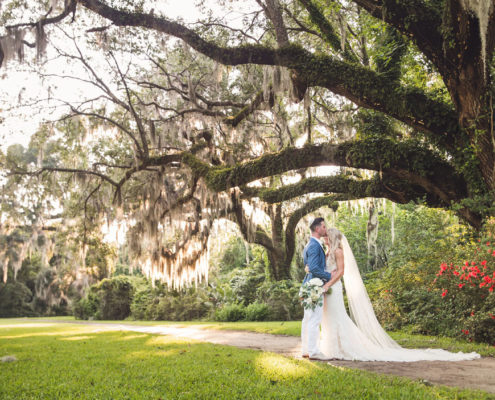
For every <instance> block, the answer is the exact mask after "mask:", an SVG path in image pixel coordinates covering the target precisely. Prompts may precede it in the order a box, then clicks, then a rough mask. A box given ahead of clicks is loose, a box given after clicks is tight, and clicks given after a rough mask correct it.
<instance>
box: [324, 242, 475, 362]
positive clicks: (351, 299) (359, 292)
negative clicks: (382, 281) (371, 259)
mask: <svg viewBox="0 0 495 400" xmlns="http://www.w3.org/2000/svg"><path fill="white" fill-rule="evenodd" d="M342 246H343V250H344V276H343V278H344V284H345V287H346V294H347V297H348V304H349V309H350V312H351V316H352V319H351V318H350V317H349V315H347V311H346V308H345V305H344V297H343V293H342V282H341V281H340V280H339V281H338V282H336V283H335V284H334V285H333V286H332V292H331V293H330V294H329V295H325V299H324V304H323V320H322V324H321V328H322V330H321V338H320V350H321V351H322V353H324V354H325V355H326V356H328V357H330V358H336V359H341V360H359V361H407V362H411V361H421V360H431V361H433V360H441V361H461V360H473V359H476V358H479V357H480V355H479V354H478V353H474V352H473V353H462V352H459V353H451V352H448V351H446V350H441V349H404V348H402V347H401V346H399V345H398V344H397V343H396V342H395V341H394V340H393V339H392V338H391V337H390V336H388V334H387V333H386V332H385V330H384V329H383V328H382V327H381V325H380V323H379V322H378V320H377V319H376V316H375V313H374V311H373V308H372V306H371V302H370V300H369V297H368V294H367V292H366V289H365V287H364V284H363V281H362V279H361V275H360V273H359V269H358V267H357V264H356V260H355V259H354V255H353V253H352V250H351V248H350V247H349V243H348V242H347V239H346V238H345V236H343V238H342ZM327 260H328V259H327ZM329 264H330V263H329V262H328V261H327V267H326V268H327V270H328V271H329V272H330V271H332V270H334V269H336V266H335V265H329Z"/></svg>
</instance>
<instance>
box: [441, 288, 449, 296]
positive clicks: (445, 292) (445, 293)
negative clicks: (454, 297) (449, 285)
mask: <svg viewBox="0 0 495 400" xmlns="http://www.w3.org/2000/svg"><path fill="white" fill-rule="evenodd" d="M447 292H448V290H447V289H444V291H443V292H442V297H445V296H447Z"/></svg>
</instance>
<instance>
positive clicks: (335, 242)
mask: <svg viewBox="0 0 495 400" xmlns="http://www.w3.org/2000/svg"><path fill="white" fill-rule="evenodd" d="M327 236H328V243H329V244H330V248H329V251H330V252H329V254H328V256H329V257H330V260H331V261H332V263H335V250H337V249H338V248H339V247H340V248H342V232H340V231H339V230H338V229H337V228H329V229H327Z"/></svg>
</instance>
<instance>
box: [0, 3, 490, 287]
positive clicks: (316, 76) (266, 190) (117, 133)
mask: <svg viewBox="0 0 495 400" xmlns="http://www.w3.org/2000/svg"><path fill="white" fill-rule="evenodd" d="M248 3H249V4H248ZM2 7H3V8H2V15H1V20H2V22H3V23H4V24H5V28H4V31H3V36H2V37H1V38H0V64H2V67H1V68H2V69H5V68H6V69H7V74H8V73H9V65H11V63H12V62H15V61H12V59H15V58H17V59H18V60H19V61H23V62H25V63H30V62H31V61H30V59H31V58H34V59H37V60H38V64H33V65H34V68H35V69H36V70H37V72H38V73H39V74H40V76H42V77H44V78H45V79H55V78H57V79H59V80H63V81H64V82H66V84H67V82H70V81H71V80H72V81H78V82H84V83H86V84H87V85H88V86H90V87H92V88H93V90H94V91H95V93H96V94H95V95H91V96H89V95H88V97H87V98H84V99H78V100H77V101H74V100H70V101H69V100H66V99H60V98H58V99H52V101H56V104H57V108H63V107H65V108H64V110H65V111H64V114H63V115H62V116H61V117H60V118H57V121H50V122H46V124H44V125H43V126H42V127H41V128H40V129H39V131H38V133H37V134H36V135H35V136H34V137H33V140H32V142H31V145H30V148H29V149H28V150H26V151H27V152H28V153H29V152H33V153H36V154H38V156H37V158H36V160H34V159H33V158H32V159H29V158H28V157H26V156H25V154H24V153H23V151H24V150H22V151H20V150H18V151H17V152H16V151H15V149H9V151H7V152H6V154H4V155H3V156H2V164H3V168H4V170H5V171H7V175H8V177H7V178H6V180H7V181H8V182H9V183H10V185H14V184H15V185H17V186H16V187H18V188H20V187H26V186H28V185H30V184H32V182H33V181H35V180H37V181H38V182H39V181H40V180H41V181H42V182H49V186H50V188H51V189H50V190H49V191H48V192H49V193H47V194H46V196H45V197H44V198H45V199H47V198H58V199H62V200H60V201H61V203H63V208H64V210H66V212H68V214H67V215H71V216H72V217H74V216H75V215H78V216H79V217H80V218H81V221H84V222H82V223H83V224H84V229H83V231H84V232H86V230H87V229H90V225H91V224H94V225H92V226H97V225H99V224H100V225H101V223H102V221H110V220H112V219H121V220H125V221H126V222H127V224H128V226H129V237H128V242H129V245H130V247H131V253H132V255H133V257H134V258H135V259H136V260H140V264H141V265H142V266H143V268H145V269H146V270H148V271H150V273H151V274H152V275H153V276H154V277H156V278H159V279H164V280H168V281H169V282H176V283H177V282H181V283H185V282H188V281H191V280H193V279H199V278H200V276H201V275H202V274H205V273H206V271H205V268H206V266H205V264H206V261H205V259H206V258H205V257H206V247H207V240H208V236H209V231H210V229H211V226H212V223H213V222H214V221H215V220H216V219H218V218H229V219H231V220H233V221H235V222H236V223H237V224H238V225H239V227H240V230H241V232H242V233H243V235H244V237H245V238H246V240H248V241H250V242H253V243H257V244H260V245H262V246H264V247H265V248H266V250H267V254H268V258H269V261H270V265H271V268H270V271H271V274H272V275H273V277H274V278H276V279H282V278H284V277H288V274H289V266H290V263H291V262H292V259H293V255H294V251H295V246H296V240H295V236H296V228H297V225H298V222H299V221H300V220H301V218H303V217H304V216H305V215H307V214H309V213H311V212H314V211H316V210H318V209H319V208H320V207H322V206H330V207H333V208H335V207H337V206H338V202H339V201H344V200H354V199H361V198H367V197H377V198H387V199H389V200H391V201H393V202H396V203H408V202H410V201H414V202H422V203H424V204H426V205H428V206H430V207H441V208H445V209H453V210H455V211H456V212H457V213H458V214H459V216H461V217H462V218H463V219H464V220H465V221H466V222H467V223H469V224H470V225H472V226H474V227H475V228H480V227H481V225H482V223H483V220H484V218H486V217H487V216H489V215H493V213H494V208H493V199H494V197H493V190H494V189H495V178H494V176H495V175H494V174H495V170H494V150H495V147H494V146H495V136H494V130H493V100H492V97H493V93H494V85H493V73H494V67H495V62H494V58H493V50H494V46H495V12H494V8H495V7H494V6H493V2H492V1H491V0H485V1H477V2H474V1H468V0H431V1H430V0H412V1H411V0H408V1H402V0H399V1H397V0H394V1H391V0H354V1H344V0H341V1H330V0H329V1H320V0H299V1H285V0H256V1H253V2H245V1H243V2H239V1H231V2H220V3H218V4H217V5H215V6H214V5H213V4H210V3H209V2H202V3H201V4H198V8H200V9H201V17H200V18H199V19H198V20H197V21H196V22H195V23H189V22H185V21H184V20H180V19H175V20H173V19H171V18H170V17H169V16H168V15H167V9H166V7H160V4H159V2H148V1H141V2H139V3H134V2H126V1H98V0H78V1H75V0H68V1H66V2H64V3H62V2H60V3H59V2H57V1H51V2H45V1H35V0H30V1H23V0H12V1H6V2H4V5H3V6H2ZM23 7H24V10H23ZM26 10H29V12H26ZM239 10H240V11H239ZM234 15H235V16H236V18H233V16H234ZM52 38H53V39H52ZM31 49H34V50H31ZM30 53H33V56H30V55H29V54H30ZM45 54H47V56H45ZM95 55H97V57H96V56H95ZM50 57H52V58H50ZM54 58H57V59H63V60H65V62H66V63H71V64H74V65H76V64H77V65H78V66H79V67H80V68H81V71H83V73H82V74H72V75H71V76H68V75H65V74H64V73H58V74H57V73H55V74H53V73H51V74H49V73H47V72H46V70H45V69H44V66H45V65H47V64H49V63H50V60H53V59H54ZM69 84H70V83H69ZM92 93H93V92H92ZM322 167H335V168H322ZM68 175H71V176H73V177H74V178H73V180H71V181H70V182H68V181H67V176H68ZM11 187H12V186H11ZM55 188H57V189H55ZM17 193H19V192H17ZM69 193H71V195H70V196H69ZM17 195H18V194H17ZM5 196H7V194H6V195H5ZM9 196H10V198H13V197H12V196H14V197H15V195H14V194H13V193H12V192H10V194H9ZM40 201H41V200H40ZM71 206H72V208H71ZM48 208H50V207H48ZM51 208H52V210H53V209H55V207H51ZM68 210H69V211H68ZM49 212H50V210H48V209H47V210H45V214H46V213H49Z"/></svg>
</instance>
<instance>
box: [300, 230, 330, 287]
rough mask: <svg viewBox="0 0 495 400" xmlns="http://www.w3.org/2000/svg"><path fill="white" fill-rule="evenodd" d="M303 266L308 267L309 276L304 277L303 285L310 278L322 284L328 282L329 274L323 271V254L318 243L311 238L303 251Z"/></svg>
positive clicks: (324, 263)
mask: <svg viewBox="0 0 495 400" xmlns="http://www.w3.org/2000/svg"><path fill="white" fill-rule="evenodd" d="M303 260H304V265H307V266H308V267H309V271H310V272H309V274H306V276H305V277H304V281H303V283H306V282H307V281H309V280H310V279H312V278H320V279H321V280H322V281H323V282H328V281H329V280H330V278H331V275H330V273H329V272H327V271H325V266H326V260H325V252H324V251H323V248H322V247H321V244H320V242H319V241H318V240H317V239H316V238H315V237H313V236H311V239H309V242H308V244H307V245H306V247H305V248H304V251H303Z"/></svg>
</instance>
